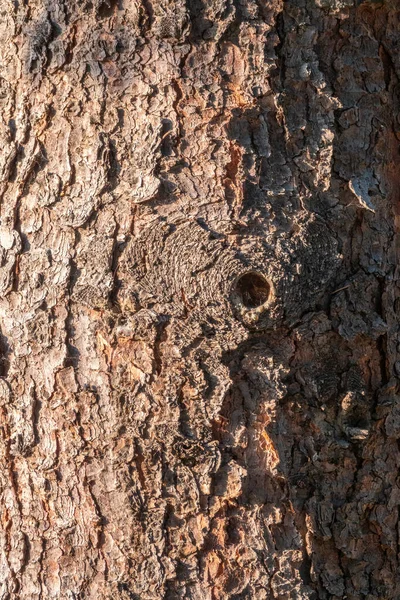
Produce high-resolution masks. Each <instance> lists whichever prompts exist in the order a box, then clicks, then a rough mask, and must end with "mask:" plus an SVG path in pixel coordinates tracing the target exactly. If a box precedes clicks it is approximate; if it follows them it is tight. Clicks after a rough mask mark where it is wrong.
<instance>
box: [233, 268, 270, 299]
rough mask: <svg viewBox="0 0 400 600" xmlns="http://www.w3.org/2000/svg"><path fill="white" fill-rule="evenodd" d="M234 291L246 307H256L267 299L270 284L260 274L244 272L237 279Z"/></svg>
mask: <svg viewBox="0 0 400 600" xmlns="http://www.w3.org/2000/svg"><path fill="white" fill-rule="evenodd" d="M236 292H237V294H238V295H239V297H240V299H241V301H242V303H243V305H244V306H245V307H246V308H258V307H259V306H262V305H263V304H265V302H266V301H267V300H268V298H269V295H270V293H271V286H270V284H269V283H268V281H267V280H266V279H265V278H264V277H263V276H262V275H259V274H258V273H245V274H244V275H242V276H241V277H239V279H238V281H237V284H236Z"/></svg>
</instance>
